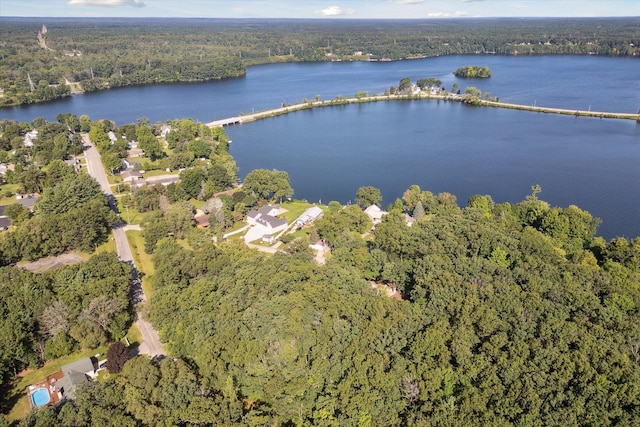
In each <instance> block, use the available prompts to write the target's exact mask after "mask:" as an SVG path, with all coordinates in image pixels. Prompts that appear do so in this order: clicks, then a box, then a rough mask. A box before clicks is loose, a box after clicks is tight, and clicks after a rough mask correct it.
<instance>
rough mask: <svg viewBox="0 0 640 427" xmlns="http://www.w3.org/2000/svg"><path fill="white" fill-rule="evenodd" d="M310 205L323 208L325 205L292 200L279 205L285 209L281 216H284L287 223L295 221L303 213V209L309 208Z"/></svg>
mask: <svg viewBox="0 0 640 427" xmlns="http://www.w3.org/2000/svg"><path fill="white" fill-rule="evenodd" d="M311 206H319V207H320V209H323V210H324V209H325V208H326V207H325V206H322V205H318V204H316V203H307V202H301V201H297V200H295V201H293V202H285V203H283V204H282V205H281V207H282V208H283V209H286V210H287V211H288V212H286V213H285V214H284V215H282V217H284V218H285V219H286V220H287V222H288V223H289V224H291V223H292V222H293V221H295V220H296V219H297V218H298V217H299V216H300V215H302V214H303V213H304V211H305V210H307V209H308V208H310V207H311Z"/></svg>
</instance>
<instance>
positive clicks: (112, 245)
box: [89, 233, 117, 255]
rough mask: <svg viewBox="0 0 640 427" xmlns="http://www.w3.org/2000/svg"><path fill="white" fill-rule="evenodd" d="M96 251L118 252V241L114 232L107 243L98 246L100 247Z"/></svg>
mask: <svg viewBox="0 0 640 427" xmlns="http://www.w3.org/2000/svg"><path fill="white" fill-rule="evenodd" d="M96 252H97V253H99V254H101V253H104V252H117V250H116V241H115V239H114V238H113V233H110V234H109V240H107V241H106V242H105V243H103V244H101V245H100V246H98V248H97V249H96ZM89 255H92V254H89Z"/></svg>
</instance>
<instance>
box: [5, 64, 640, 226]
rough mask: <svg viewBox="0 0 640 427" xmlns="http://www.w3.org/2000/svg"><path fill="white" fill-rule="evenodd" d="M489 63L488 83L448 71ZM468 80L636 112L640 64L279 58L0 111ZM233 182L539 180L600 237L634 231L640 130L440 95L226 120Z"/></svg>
mask: <svg viewBox="0 0 640 427" xmlns="http://www.w3.org/2000/svg"><path fill="white" fill-rule="evenodd" d="M469 64H473V65H487V66H489V67H490V68H491V70H492V74H493V75H492V77H491V79H486V80H474V81H465V80H460V79H456V78H455V77H454V76H453V75H452V74H451V72H452V71H453V70H454V69H456V68H457V67H458V66H461V65H469ZM431 76H433V77H436V78H438V79H440V80H442V81H443V85H444V86H445V87H447V88H451V85H452V84H453V83H454V82H458V84H459V85H460V87H461V88H465V87H466V86H476V87H477V88H479V89H481V90H482V91H483V92H490V93H491V94H493V95H495V96H498V97H499V98H500V99H501V100H502V101H506V102H514V103H522V104H529V105H533V104H536V105H539V106H554V107H561V108H568V109H582V110H587V109H591V110H593V111H616V112H628V113H635V112H637V111H638V109H639V108H640V62H639V60H638V59H630V58H599V57H570V56H547V57H501V56H471V57H468V56H462V57H461V56H455V57H440V58H431V59H424V60H412V61H397V62H388V63H362V62H357V63H317V64H316V63H314V64H276V65H268V66H258V67H251V68H249V69H248V72H247V75H246V77H244V78H239V79H234V80H227V81H221V82H211V83H203V84H171V85H158V86H143V87H132V88H122V89H115V90H110V91H105V92H98V93H91V94H85V95H80V96H73V97H71V98H68V99H65V100H60V101H55V102H52V103H48V104H43V105H33V106H26V107H20V108H8V109H7V108H5V109H0V118H2V119H5V118H6V119H16V120H19V121H31V120H32V119H34V118H36V117H46V118H47V119H49V120H54V119H55V115H56V114H58V113H61V112H67V111H68V112H72V113H74V114H77V115H82V114H87V115H89V116H90V117H91V119H93V120H96V119H100V118H108V119H111V120H115V121H116V123H117V124H119V125H120V124H124V123H129V122H134V121H135V120H136V119H138V118H140V117H147V118H149V119H150V120H151V121H152V122H155V121H164V120H167V119H173V118H184V117H192V118H194V119H197V120H200V121H204V122H209V121H212V120H215V119H221V118H224V117H230V116H235V115H237V114H238V113H241V112H244V113H247V112H251V111H254V110H255V111H257V110H261V109H267V108H272V107H277V106H280V105H281V104H283V103H296V102H299V101H301V100H302V99H303V98H307V99H312V98H315V96H316V95H320V98H321V99H329V98H333V97H335V96H337V95H343V96H348V95H353V94H355V93H356V92H357V91H359V90H364V91H368V92H370V93H382V92H383V91H384V90H385V89H386V88H388V87H389V86H391V85H394V86H397V85H398V82H399V80H400V79H401V78H403V77H409V78H410V79H411V80H412V81H416V80H417V79H419V78H423V77H431ZM227 133H228V134H229V136H230V137H231V139H232V140H233V141H234V142H233V144H232V146H231V152H232V154H233V156H234V157H235V159H236V161H237V163H238V166H239V167H240V177H241V178H242V177H244V176H245V175H246V174H247V173H248V172H249V171H251V170H252V169H255V168H268V169H271V168H276V169H282V170H286V171H288V172H289V176H290V177H291V181H292V186H293V188H294V190H295V197H297V198H304V199H307V200H310V201H317V200H322V201H323V202H324V203H326V202H329V201H330V200H338V201H340V202H342V203H347V202H348V201H349V200H352V199H353V198H354V196H355V192H356V190H357V188H358V187H359V186H362V185H373V186H376V187H379V188H380V189H381V190H382V194H383V196H384V203H391V202H393V200H394V199H395V198H396V197H400V196H401V195H402V192H403V191H404V190H405V189H406V188H408V187H409V186H410V185H411V184H418V185H420V187H421V188H423V189H425V190H430V191H432V192H434V193H438V192H442V191H448V192H450V193H453V194H455V195H456V196H457V197H458V203H459V204H460V205H462V206H464V205H465V204H466V200H467V198H468V197H469V196H470V195H472V194H475V193H480V194H490V195H491V196H492V197H493V198H494V200H495V201H496V202H504V201H509V202H518V201H521V200H523V199H524V197H525V196H526V195H527V194H529V193H530V189H531V186H532V185H534V184H540V185H541V186H542V189H543V192H542V194H541V195H540V197H541V198H542V199H544V200H547V201H548V202H550V203H551V204H552V205H558V206H568V205H570V204H576V205H578V206H580V207H581V208H583V209H586V210H589V211H590V212H591V213H592V214H594V215H595V216H598V217H601V218H602V219H603V223H602V225H601V226H600V228H599V230H598V234H600V235H603V236H604V237H606V238H611V237H615V236H621V235H624V236H627V237H635V236H640V125H638V124H636V123H635V122H632V121H621V120H603V119H592V118H576V117H571V116H555V115H544V114H537V113H529V112H519V111H510V110H502V109H491V108H473V107H466V106H463V105H460V104H455V103H445V102H437V101H411V102H408V101H398V102H378V103H373V104H365V105H351V106H342V107H333V108H324V109H316V110H313V111H302V112H297V113H293V114H289V115H287V116H280V117H276V118H272V119H268V120H264V121H259V122H255V123H251V124H246V125H242V126H235V127H230V128H227Z"/></svg>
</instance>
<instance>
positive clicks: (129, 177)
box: [120, 170, 142, 183]
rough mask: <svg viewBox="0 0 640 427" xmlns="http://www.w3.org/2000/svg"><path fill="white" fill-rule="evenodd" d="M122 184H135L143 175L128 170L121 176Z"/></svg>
mask: <svg viewBox="0 0 640 427" xmlns="http://www.w3.org/2000/svg"><path fill="white" fill-rule="evenodd" d="M120 176H121V177H122V182H128V183H131V182H134V181H138V180H140V179H142V174H141V173H140V172H138V171H132V170H126V171H124V172H122V173H121V174H120Z"/></svg>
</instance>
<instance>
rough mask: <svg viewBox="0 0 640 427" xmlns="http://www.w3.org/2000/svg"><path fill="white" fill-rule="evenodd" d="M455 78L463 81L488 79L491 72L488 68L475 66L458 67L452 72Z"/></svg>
mask: <svg viewBox="0 0 640 427" xmlns="http://www.w3.org/2000/svg"><path fill="white" fill-rule="evenodd" d="M453 74H454V75H455V76H456V77H462V78H465V79H488V78H489V77H491V70H490V69H489V67H478V66H477V65H467V66H466V67H460V68H458V69H457V70H455V71H454V72H453Z"/></svg>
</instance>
